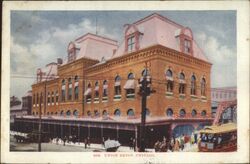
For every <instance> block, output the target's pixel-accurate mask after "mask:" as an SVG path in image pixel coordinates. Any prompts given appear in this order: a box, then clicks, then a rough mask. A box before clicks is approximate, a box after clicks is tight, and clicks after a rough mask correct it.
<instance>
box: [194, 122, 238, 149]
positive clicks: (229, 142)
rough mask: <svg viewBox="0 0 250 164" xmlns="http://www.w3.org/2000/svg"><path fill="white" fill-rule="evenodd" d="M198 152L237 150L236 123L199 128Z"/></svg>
mask: <svg viewBox="0 0 250 164" xmlns="http://www.w3.org/2000/svg"><path fill="white" fill-rule="evenodd" d="M198 148H199V151H200V152H232V151H236V150H237V125H236V124H234V123H228V124H222V125H214V126H207V127H205V128H204V129H202V130H200V142H199V144H198Z"/></svg>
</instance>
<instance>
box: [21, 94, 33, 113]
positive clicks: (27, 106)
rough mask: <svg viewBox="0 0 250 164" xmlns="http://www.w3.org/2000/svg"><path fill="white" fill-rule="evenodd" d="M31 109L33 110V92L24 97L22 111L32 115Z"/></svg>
mask: <svg viewBox="0 0 250 164" xmlns="http://www.w3.org/2000/svg"><path fill="white" fill-rule="evenodd" d="M31 109H32V91H31V90H30V91H28V92H27V93H26V94H25V95H24V96H23V97H22V111H23V112H25V111H26V113H27V114H28V115H31Z"/></svg>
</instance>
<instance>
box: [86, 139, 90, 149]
mask: <svg viewBox="0 0 250 164" xmlns="http://www.w3.org/2000/svg"><path fill="white" fill-rule="evenodd" d="M87 143H88V146H89V147H90V138H89V137H88V138H87Z"/></svg>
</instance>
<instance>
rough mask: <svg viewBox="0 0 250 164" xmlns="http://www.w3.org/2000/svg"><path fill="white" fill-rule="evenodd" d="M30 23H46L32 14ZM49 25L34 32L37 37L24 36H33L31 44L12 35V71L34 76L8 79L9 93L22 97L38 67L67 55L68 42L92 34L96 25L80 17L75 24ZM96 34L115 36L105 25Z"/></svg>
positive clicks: (12, 72) (32, 80)
mask: <svg viewBox="0 0 250 164" xmlns="http://www.w3.org/2000/svg"><path fill="white" fill-rule="evenodd" d="M31 20H32V21H33V23H48V21H46V20H44V19H42V18H40V17H39V16H32V17H31ZM48 27H49V28H46V29H43V30H41V31H40V32H37V34H36V35H37V36H38V37H30V38H29V36H26V37H27V38H26V40H28V39H32V41H31V42H30V44H28V43H27V42H22V40H25V39H19V37H22V38H25V36H24V35H20V33H18V35H15V34H12V37H11V74H13V75H26V76H33V77H34V78H33V79H18V81H16V80H15V79H14V80H15V82H14V83H13V82H11V94H12V95H14V94H15V95H16V96H18V97H21V96H22V95H24V94H25V93H26V91H27V90H29V89H31V85H32V83H33V82H34V81H35V73H36V70H37V68H39V67H45V65H46V64H48V63H50V62H53V61H56V58H63V59H65V58H66V57H67V46H68V43H69V42H70V41H72V40H75V39H76V38H78V37H80V36H82V35H84V34H85V33H88V32H91V33H95V30H96V29H95V24H93V23H92V22H91V21H90V20H89V19H83V20H82V21H80V22H79V23H77V24H69V25H67V26H65V27H57V26H48ZM98 34H99V35H102V36H107V37H110V38H116V37H117V36H116V35H114V34H111V33H109V32H107V30H106V28H105V27H102V26H99V27H98Z"/></svg>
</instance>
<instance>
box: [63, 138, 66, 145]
mask: <svg viewBox="0 0 250 164" xmlns="http://www.w3.org/2000/svg"><path fill="white" fill-rule="evenodd" d="M66 140H67V137H66V136H64V138H63V146H65V142H66Z"/></svg>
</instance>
